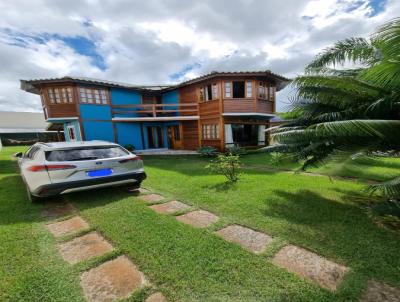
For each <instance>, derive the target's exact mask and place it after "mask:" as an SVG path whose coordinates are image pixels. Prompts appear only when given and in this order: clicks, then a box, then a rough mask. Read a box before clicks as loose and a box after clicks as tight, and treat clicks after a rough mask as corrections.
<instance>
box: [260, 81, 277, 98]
mask: <svg viewBox="0 0 400 302" xmlns="http://www.w3.org/2000/svg"><path fill="white" fill-rule="evenodd" d="M258 97H259V98H261V99H266V100H272V99H273V98H274V87H273V86H271V85H270V84H268V83H265V82H259V86H258Z"/></svg>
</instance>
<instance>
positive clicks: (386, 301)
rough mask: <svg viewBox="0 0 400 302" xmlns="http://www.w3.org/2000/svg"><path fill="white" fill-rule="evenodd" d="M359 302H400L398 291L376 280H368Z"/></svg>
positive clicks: (399, 290) (399, 291)
mask: <svg viewBox="0 0 400 302" xmlns="http://www.w3.org/2000/svg"><path fill="white" fill-rule="evenodd" d="M360 301H361V302H377V301H379V302H400V289H398V288H394V287H391V286H389V285H387V284H385V283H382V282H378V281H376V280H369V281H368V283H367V290H366V291H365V293H364V295H363V296H362V298H361V300H360Z"/></svg>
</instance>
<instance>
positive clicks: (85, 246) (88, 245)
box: [58, 232, 113, 264]
mask: <svg viewBox="0 0 400 302" xmlns="http://www.w3.org/2000/svg"><path fill="white" fill-rule="evenodd" d="M58 250H59V252H60V254H61V256H62V257H63V258H64V260H65V261H67V262H68V263H70V264H75V263H78V262H81V261H83V260H87V259H90V258H93V257H96V256H101V255H104V254H105V253H108V252H111V251H112V250H113V247H112V245H111V244H110V243H108V242H107V241H106V240H105V239H104V238H103V237H102V236H100V235H99V234H98V233H96V232H91V233H89V234H86V235H83V236H81V237H78V238H75V239H73V240H71V241H68V242H65V243H61V244H60V245H59V246H58Z"/></svg>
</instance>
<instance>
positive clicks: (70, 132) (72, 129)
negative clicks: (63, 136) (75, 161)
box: [68, 126, 76, 142]
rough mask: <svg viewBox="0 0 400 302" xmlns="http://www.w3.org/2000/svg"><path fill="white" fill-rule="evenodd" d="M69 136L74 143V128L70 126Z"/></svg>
mask: <svg viewBox="0 0 400 302" xmlns="http://www.w3.org/2000/svg"><path fill="white" fill-rule="evenodd" d="M68 136H69V140H70V141H72V142H75V141H76V136H75V128H74V126H68Z"/></svg>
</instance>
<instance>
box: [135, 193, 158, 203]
mask: <svg viewBox="0 0 400 302" xmlns="http://www.w3.org/2000/svg"><path fill="white" fill-rule="evenodd" d="M139 198H140V199H141V200H143V201H145V202H149V203H151V202H157V201H160V200H163V199H164V196H161V195H158V194H154V193H153V194H148V195H143V196H140V197H139Z"/></svg>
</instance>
